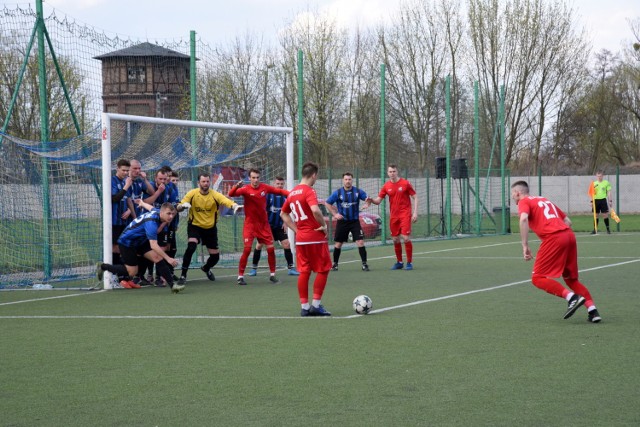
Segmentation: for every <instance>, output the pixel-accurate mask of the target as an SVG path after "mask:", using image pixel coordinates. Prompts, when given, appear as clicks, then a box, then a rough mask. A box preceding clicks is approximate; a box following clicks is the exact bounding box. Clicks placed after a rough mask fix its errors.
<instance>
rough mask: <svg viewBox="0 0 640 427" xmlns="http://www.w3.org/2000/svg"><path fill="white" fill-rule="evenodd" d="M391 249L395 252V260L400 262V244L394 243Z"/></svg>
mask: <svg viewBox="0 0 640 427" xmlns="http://www.w3.org/2000/svg"><path fill="white" fill-rule="evenodd" d="M393 249H395V251H396V259H397V260H398V262H402V244H401V243H400V242H397V243H394V244H393Z"/></svg>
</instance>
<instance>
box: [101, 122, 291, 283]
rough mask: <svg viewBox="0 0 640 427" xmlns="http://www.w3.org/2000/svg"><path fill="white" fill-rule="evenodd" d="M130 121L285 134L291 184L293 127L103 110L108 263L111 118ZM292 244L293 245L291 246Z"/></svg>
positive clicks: (107, 251)
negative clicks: (184, 118)
mask: <svg viewBox="0 0 640 427" xmlns="http://www.w3.org/2000/svg"><path fill="white" fill-rule="evenodd" d="M112 120H118V121H133V122H139V123H149V124H165V125H173V126H183V127H187V126H188V127H192V128H203V129H221V130H240V131H249V132H260V131H266V132H274V133H284V134H285V140H286V151H287V152H286V159H287V177H286V178H287V188H289V189H291V188H293V187H294V170H293V168H294V161H293V128H290V127H280V126H254V125H234V124H229V123H212V122H199V121H193V120H178V119H165V118H159V117H146V116H133V115H129V114H116V113H102V132H101V137H102V210H103V213H102V252H103V261H104V262H105V263H107V264H111V263H112V262H113V257H112V255H111V249H112V244H111V213H112V211H111V167H112V159H111V121H112ZM292 234H293V233H292V231H291V230H289V238H290V240H291V241H292V242H293V241H294V240H293V236H292ZM292 246H293V245H292ZM103 285H104V289H112V284H111V280H110V274H109V273H108V272H105V275H104V284H103Z"/></svg>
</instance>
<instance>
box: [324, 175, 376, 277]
mask: <svg viewBox="0 0 640 427" xmlns="http://www.w3.org/2000/svg"><path fill="white" fill-rule="evenodd" d="M366 199H367V193H365V192H364V190H361V189H360V188H358V187H354V186H353V174H351V172H345V173H344V174H342V187H340V188H338V189H337V190H336V191H334V192H333V193H331V195H330V196H329V197H328V198H327V199H326V200H325V206H326V207H327V209H328V210H329V211H330V212H331V214H332V215H333V217H334V218H336V219H337V220H338V221H337V224H336V232H335V236H334V238H333V240H334V241H335V246H334V248H333V266H332V267H331V269H332V270H333V271H338V261H339V260H340V252H341V251H342V244H343V243H344V242H346V241H348V240H349V233H351V235H352V236H353V240H355V241H356V246H358V252H359V253H360V259H361V260H362V271H369V265H368V264H367V249H366V248H365V247H364V233H363V232H362V227H361V226H360V200H363V201H364V200H366ZM334 204H335V205H336V206H333V205H334ZM365 204H366V206H367V207H368V206H369V204H368V203H365Z"/></svg>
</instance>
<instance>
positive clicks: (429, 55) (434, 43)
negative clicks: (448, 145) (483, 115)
mask: <svg viewBox="0 0 640 427" xmlns="http://www.w3.org/2000/svg"><path fill="white" fill-rule="evenodd" d="M440 30H441V28H440V27H439V26H438V20H437V19H436V15H435V12H434V10H433V9H432V7H431V6H430V5H429V4H428V3H427V2H414V3H412V4H407V5H404V6H403V7H402V9H401V10H400V12H399V15H398V16H397V17H396V18H395V19H394V21H393V23H392V24H391V25H390V26H389V27H388V28H382V29H381V30H380V31H379V34H378V37H379V43H380V48H381V50H382V57H383V58H384V63H385V64H387V67H388V71H387V88H388V89H387V93H388V103H389V107H390V114H391V115H394V116H396V117H398V119H399V120H400V121H401V122H402V123H403V124H404V126H405V128H406V133H407V136H408V138H409V140H410V141H411V143H412V144H411V149H410V151H409V152H408V154H410V155H414V156H415V157H416V159H417V162H416V163H417V164H416V166H417V168H418V169H419V170H420V171H421V172H424V171H426V169H427V160H428V159H429V158H430V157H433V156H434V155H435V153H437V152H438V147H439V146H440V147H441V146H442V144H443V143H444V141H443V140H442V139H441V138H440V137H439V135H438V133H437V130H438V129H439V127H438V124H439V123H441V117H442V114H443V103H442V96H443V90H442V76H443V75H444V74H445V70H446V67H445V64H446V55H447V54H446V50H445V37H444V36H442V35H441V31H440ZM398 145H400V144H398V143H396V146H398ZM403 157H407V156H406V153H405V155H404V156H403Z"/></svg>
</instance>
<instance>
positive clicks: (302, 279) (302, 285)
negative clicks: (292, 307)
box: [298, 273, 311, 304]
mask: <svg viewBox="0 0 640 427" xmlns="http://www.w3.org/2000/svg"><path fill="white" fill-rule="evenodd" d="M310 276H311V273H300V275H299V276H298V296H299V297H300V303H301V304H308V303H309V277H310Z"/></svg>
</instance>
